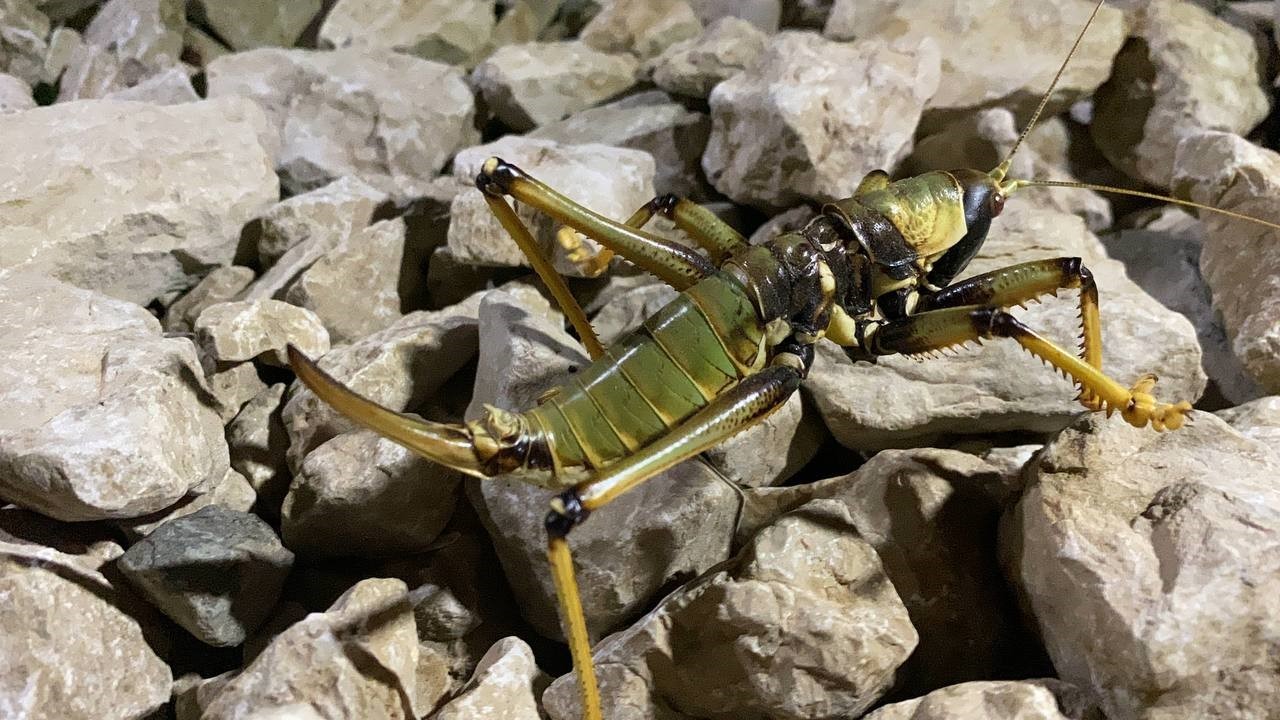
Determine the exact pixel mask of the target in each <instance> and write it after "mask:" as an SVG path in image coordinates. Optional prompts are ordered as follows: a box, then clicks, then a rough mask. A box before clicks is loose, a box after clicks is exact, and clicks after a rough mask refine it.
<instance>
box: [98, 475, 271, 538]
mask: <svg viewBox="0 0 1280 720" xmlns="http://www.w3.org/2000/svg"><path fill="white" fill-rule="evenodd" d="M256 499H257V494H256V493H255V492H254V490H253V486H252V485H250V484H249V481H248V480H246V479H245V477H244V475H241V474H240V473H238V472H236V471H235V470H233V469H231V468H227V472H226V474H225V475H223V476H222V479H221V480H218V481H216V482H214V483H212V484H211V485H210V486H207V487H206V486H201V487H196V488H193V489H192V490H191V492H189V493H187V495H186V497H184V498H182V499H181V500H179V501H178V503H177V504H176V505H174V506H173V507H171V508H167V509H165V510H161V511H160V512H158V513H153V514H151V515H145V516H143V517H140V518H132V519H129V520H120V521H118V522H117V523H116V525H117V526H119V527H120V529H121V530H123V531H124V533H125V535H127V536H128V537H129V539H130V540H134V541H137V540H140V539H141V538H143V537H146V536H147V535H149V534H151V532H152V531H153V530H155V529H156V528H158V527H160V526H161V525H163V524H164V523H166V522H169V521H170V520H175V519H177V518H180V517H184V516H186V515H190V514H191V513H194V512H196V511H198V510H200V509H202V508H206V507H208V506H210V505H218V506H221V507H224V508H226V509H228V510H235V511H237V512H242V513H247V512H249V509H250V508H252V507H253V503H254V501H255V500H256Z"/></svg>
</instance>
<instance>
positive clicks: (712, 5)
mask: <svg viewBox="0 0 1280 720" xmlns="http://www.w3.org/2000/svg"><path fill="white" fill-rule="evenodd" d="M787 4H788V5H795V4H797V3H794V2H788V3H787ZM782 5H783V3H782V0H690V2H689V6H690V7H692V8H693V12H694V14H696V15H697V16H698V19H699V20H701V21H702V24H703V25H711V24H713V23H715V22H717V21H719V20H722V19H724V18H737V19H739V20H745V21H747V22H749V23H751V24H752V25H754V26H756V27H757V28H759V29H760V30H762V31H764V32H766V33H770V34H772V33H776V32H778V24H779V23H780V22H781V21H782Z"/></svg>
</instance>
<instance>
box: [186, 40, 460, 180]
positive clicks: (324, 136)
mask: <svg viewBox="0 0 1280 720" xmlns="http://www.w3.org/2000/svg"><path fill="white" fill-rule="evenodd" d="M208 82H209V97H211V98H212V97H222V96H225V95H238V96H244V97H249V98H251V99H253V100H255V101H256V102H257V103H258V104H259V105H261V106H262V108H263V109H264V110H265V111H266V113H267V116H268V118H270V121H271V125H272V126H273V127H274V128H275V130H276V133H277V137H278V142H279V145H280V147H281V151H280V158H279V162H278V168H277V169H278V170H279V171H280V174H281V182H282V184H283V185H284V187H286V188H288V189H289V191H290V192H293V193H301V192H305V191H307V190H312V189H314V188H318V187H321V186H323V185H326V184H328V183H329V182H332V181H333V180H335V179H337V178H340V177H342V176H344V175H354V176H356V177H359V178H360V179H361V180H364V181H365V182H367V183H369V184H370V185H373V186H374V187H376V188H378V189H379V190H381V191H383V192H386V193H388V194H390V195H392V196H393V197H397V198H411V197H413V196H414V194H415V192H416V191H415V188H416V187H418V186H419V185H420V184H423V183H426V182H427V181H428V180H430V179H431V178H433V177H435V176H436V174H437V173H438V172H439V171H440V168H441V167H443V166H444V164H445V161H446V160H448V159H449V156H451V155H453V153H454V152H455V151H456V150H457V149H458V148H460V147H465V146H466V145H470V144H472V143H474V142H476V140H477V139H478V138H479V135H478V133H477V132H476V130H475V128H474V127H472V120H473V117H474V115H475V102H474V99H473V98H472V96H471V91H470V90H468V89H467V86H466V83H465V82H463V79H462V74H461V72H460V71H458V70H457V69H456V68H452V67H449V66H448V65H443V64H441V63H436V62H431V61H428V60H422V59H420V58H415V57H411V56H408V55H402V54H399V53H395V52H390V51H386V50H361V49H356V48H352V49H347V50H334V51H330V52H313V51H307V50H273V49H261V50H252V51H249V52H244V53H236V54H234V55H227V56H225V57H221V58H218V59H217V60H214V61H213V62H211V63H210V64H209V67H208Z"/></svg>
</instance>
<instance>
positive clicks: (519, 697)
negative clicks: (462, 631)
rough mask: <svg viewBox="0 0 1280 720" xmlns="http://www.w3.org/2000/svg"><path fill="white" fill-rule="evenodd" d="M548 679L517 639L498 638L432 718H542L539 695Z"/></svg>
mask: <svg viewBox="0 0 1280 720" xmlns="http://www.w3.org/2000/svg"><path fill="white" fill-rule="evenodd" d="M548 681H549V678H547V676H546V675H544V674H543V673H542V671H541V670H539V669H538V665H537V662H536V661H535V660H534V657H533V651H532V650H530V649H529V646H528V645H527V644H526V643H525V642H524V641H523V640H521V639H520V638H517V637H508V638H503V639H502V640H499V641H498V642H497V643H496V644H495V645H494V646H493V647H492V648H490V649H489V652H487V653H485V655H484V657H483V658H481V660H480V663H479V664H478V665H477V666H476V671H475V674H474V675H472V677H471V680H470V681H468V682H467V685H466V687H464V688H463V689H462V691H461V692H459V693H458V696H457V697H455V698H453V699H452V700H450V701H449V702H448V703H447V704H446V705H445V706H444V707H442V708H440V710H439V711H438V712H437V713H436V714H435V715H432V716H431V717H432V720H470V719H471V718H477V717H485V718H493V720H541V718H542V714H541V712H540V711H539V707H538V697H539V696H540V695H541V694H542V690H543V689H544V688H545V687H546V685H547V682H548Z"/></svg>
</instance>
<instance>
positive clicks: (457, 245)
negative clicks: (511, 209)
mask: <svg viewBox="0 0 1280 720" xmlns="http://www.w3.org/2000/svg"><path fill="white" fill-rule="evenodd" d="M491 156H498V157H501V158H502V159H504V160H506V161H508V162H511V163H514V164H515V165H518V166H519V167H520V168H521V169H523V170H524V171H525V172H527V173H529V174H530V175H532V176H533V177H535V178H537V179H538V180H540V181H542V182H543V183H545V184H547V185H549V186H551V187H553V188H555V189H557V190H558V191H560V192H562V193H564V194H565V196H567V197H568V198H569V199H570V200H573V201H575V202H577V203H580V204H582V205H584V206H586V207H588V208H590V209H592V210H594V211H595V212H597V213H600V214H601V215H604V216H606V217H610V218H614V219H617V220H618V221H619V222H621V221H624V220H626V219H627V218H629V217H631V214H632V213H634V212H635V211H636V210H637V209H639V208H640V206H641V205H643V204H645V203H646V202H648V201H649V200H651V199H653V197H654V190H653V177H654V171H655V170H654V168H655V166H654V162H653V157H652V156H650V155H649V154H648V153H646V152H642V151H639V150H628V149H624V148H614V147H607V146H604V145H561V144H559V143H556V142H553V141H551V140H540V139H531V138H524V137H519V136H514V135H508V136H506V137H504V138H502V139H500V140H498V141H497V142H492V143H489V144H488V145H481V146H478V147H473V148H467V149H466V150H463V151H462V152H460V153H458V156H457V157H456V158H454V163H453V174H454V177H455V178H457V179H458V181H459V182H472V187H471V188H470V189H468V190H467V191H465V192H463V193H460V194H459V195H458V196H457V197H455V198H454V199H453V204H452V206H451V208H450V221H449V251H450V252H451V253H452V254H453V256H454V257H455V258H457V259H459V260H462V261H465V262H470V263H475V264H482V265H499V266H508V267H522V266H523V267H528V266H529V262H528V260H526V259H525V256H524V253H522V252H520V248H519V247H517V246H516V243H515V241H514V240H512V239H511V237H510V236H509V235H507V232H506V230H504V229H503V228H502V225H501V223H499V222H498V218H497V217H495V216H494V215H493V213H492V211H491V210H490V209H489V205H488V203H486V202H485V199H484V196H483V195H482V194H481V192H480V191H479V190H478V189H476V188H475V187H474V182H473V181H474V178H475V176H476V174H477V173H478V172H479V171H480V166H481V165H482V164H483V163H484V161H485V160H486V159H488V158H489V157H491ZM517 212H518V214H519V215H520V218H521V219H522V220H523V221H524V223H525V225H526V227H528V228H529V230H530V231H531V232H532V233H533V235H534V239H536V240H537V241H538V242H539V245H540V246H541V248H542V251H543V252H544V253H545V254H547V255H548V256H549V257H551V258H552V260H553V262H554V264H555V266H556V269H557V270H559V271H560V272H562V273H564V274H566V275H570V276H579V277H580V276H582V275H583V274H584V271H583V269H582V268H580V267H579V266H578V265H577V264H575V263H572V262H570V261H569V260H568V259H567V258H566V257H565V251H564V249H563V248H561V247H560V245H559V243H557V242H556V239H555V234H556V231H557V230H558V229H559V227H560V225H559V223H556V222H555V221H553V220H552V219H551V218H550V217H548V216H546V215H543V214H542V213H539V212H536V211H534V210H533V209H532V208H529V207H527V206H523V205H522V206H521V207H520V209H519V210H518V211H517ZM583 244H584V245H585V247H586V248H587V249H588V252H589V253H595V252H598V250H599V245H597V244H596V243H595V241H593V240H589V239H585V238H584V239H583Z"/></svg>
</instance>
